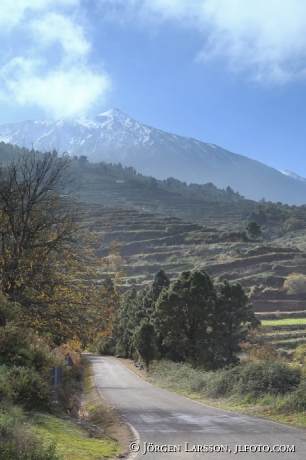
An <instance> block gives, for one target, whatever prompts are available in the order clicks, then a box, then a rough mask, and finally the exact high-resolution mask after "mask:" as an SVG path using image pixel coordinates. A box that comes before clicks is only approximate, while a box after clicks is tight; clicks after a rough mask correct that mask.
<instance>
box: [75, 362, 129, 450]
mask: <svg viewBox="0 0 306 460" xmlns="http://www.w3.org/2000/svg"><path fill="white" fill-rule="evenodd" d="M84 383H85V401H86V410H87V412H88V416H89V420H90V422H91V423H93V424H95V425H97V426H98V427H100V428H102V429H104V430H105V431H106V434H107V435H108V436H109V437H110V438H111V439H113V441H114V442H115V443H114V452H116V453H117V455H120V456H122V457H124V456H125V455H126V454H127V447H128V445H129V444H130V442H131V441H133V435H132V433H131V431H130V429H129V428H128V426H127V425H126V424H125V422H124V421H123V420H122V419H121V417H120V416H119V415H118V414H117V413H116V411H115V410H114V409H113V408H112V407H111V406H110V405H109V404H108V403H107V401H106V400H105V399H104V398H102V397H101V395H100V393H99V391H98V389H97V387H96V385H95V381H94V378H93V370H92V363H91V362H90V361H89V360H86V359H85V382H84Z"/></svg>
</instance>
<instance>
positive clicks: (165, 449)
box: [88, 355, 306, 460]
mask: <svg viewBox="0 0 306 460" xmlns="http://www.w3.org/2000/svg"><path fill="white" fill-rule="evenodd" d="M88 359H90V360H91V361H92V363H93V369H94V376H95V381H96V384H97V386H98V388H99V391H100V393H101V395H103V397H104V398H105V399H106V400H107V401H108V402H109V403H110V404H111V405H112V406H113V407H114V408H116V409H117V411H118V412H119V413H121V414H122V415H123V416H124V417H125V420H126V421H127V422H128V423H129V424H130V425H132V427H133V429H134V432H135V441H136V442H137V443H138V444H139V446H140V450H139V452H138V453H134V454H133V453H131V455H130V457H129V459H133V460H134V459H135V460H136V459H137V460H139V459H148V460H156V459H159V460H164V459H169V460H171V459H176V460H182V459H184V460H185V459H186V460H194V459H199V458H205V459H215V460H216V459H218V460H219V459H223V458H224V459H229V458H233V459H235V458H236V459H237V460H247V459H249V458H254V459H255V460H260V459H271V458H272V459H273V458H274V459H282V460H287V459H288V460H291V459H292V460H293V459H294V460H305V459H306V430H304V429H302V428H294V427H291V426H287V425H282V424H279V423H276V422H270V421H266V420H262V419H256V418H252V417H248V416H245V415H239V414H235V413H233V412H229V411H225V410H221V409H216V408H213V407H210V406H206V405H204V404H200V403H197V402H196V401H191V400H189V399H187V398H185V397H184V396H180V395H177V394H174V393H171V392H168V391H166V390H162V389H160V388H158V387H155V386H154V385H151V384H149V383H147V382H145V381H144V380H142V379H141V378H140V377H138V376H137V375H135V374H134V373H133V372H132V371H130V370H129V369H128V368H126V367H125V366H124V365H123V364H121V363H120V362H119V361H117V360H115V359H113V358H108V357H103V356H94V355H89V356H88ZM149 443H152V444H151V445H150V444H149ZM152 445H153V446H154V447H152ZM156 446H157V447H156ZM209 446H212V447H209ZM237 446H241V447H237ZM245 446H247V447H245ZM248 446H251V447H248ZM256 446H257V447H256ZM262 446H264V447H262ZM268 446H269V447H270V448H271V449H273V448H274V446H275V449H277V450H285V449H287V447H286V446H290V448H291V446H295V452H294V453H293V452H288V451H287V452H284V453H282V452H265V451H266V450H267V449H268ZM277 446H278V447H277ZM147 448H149V452H148V451H147ZM153 449H154V451H155V452H150V450H151V451H152V450H153ZM247 449H251V450H255V449H256V452H252V451H251V452H248V451H247ZM179 450H180V452H179ZM206 450H208V452H205V451H206ZM209 450H212V452H209ZM260 450H261V452H260ZM145 451H147V452H146V453H144V452H145ZM237 451H238V452H237Z"/></svg>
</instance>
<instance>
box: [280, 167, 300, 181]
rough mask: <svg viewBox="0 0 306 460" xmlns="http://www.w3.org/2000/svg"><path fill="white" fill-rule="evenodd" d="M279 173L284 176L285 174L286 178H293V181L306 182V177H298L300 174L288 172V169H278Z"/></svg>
mask: <svg viewBox="0 0 306 460" xmlns="http://www.w3.org/2000/svg"><path fill="white" fill-rule="evenodd" d="M278 171H279V172H281V173H282V174H285V176H289V177H292V178H293V179H296V180H299V181H300V182H306V179H305V177H302V176H298V174H295V173H294V172H292V171H288V170H287V169H278Z"/></svg>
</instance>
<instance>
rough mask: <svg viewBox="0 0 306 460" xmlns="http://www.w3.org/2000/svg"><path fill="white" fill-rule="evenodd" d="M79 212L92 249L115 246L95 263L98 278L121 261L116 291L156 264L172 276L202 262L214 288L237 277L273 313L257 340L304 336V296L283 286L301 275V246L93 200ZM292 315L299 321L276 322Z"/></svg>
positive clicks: (290, 341) (289, 341) (285, 343)
mask: <svg viewBox="0 0 306 460" xmlns="http://www.w3.org/2000/svg"><path fill="white" fill-rule="evenodd" d="M81 212H82V214H83V217H82V223H84V222H86V223H87V224H88V225H89V227H90V229H91V230H93V231H94V233H95V235H96V237H97V243H96V250H97V253H99V254H100V255H103V256H105V257H107V256H108V254H109V245H110V243H112V244H115V246H117V247H118V248H119V249H120V251H119V252H120V256H121V257H118V256H114V255H111V256H110V260H111V264H110V265H109V266H108V268H102V267H101V273H100V275H101V280H102V279H104V278H105V276H107V275H108V274H109V273H110V272H111V271H112V268H111V267H114V269H117V268H118V267H119V266H122V268H123V271H124V275H123V278H122V281H123V282H122V285H121V286H119V289H120V290H121V291H122V292H125V291H126V290H127V289H130V288H131V287H134V288H135V289H136V290H139V289H142V288H143V287H145V286H146V285H148V284H149V283H150V282H151V281H152V279H153V276H154V274H155V273H156V272H157V271H158V270H159V269H160V268H163V269H164V270H165V271H166V273H167V274H168V276H169V277H170V279H172V280H174V279H175V278H176V277H177V276H178V275H179V274H180V273H181V272H182V271H183V270H188V269H193V268H196V267H198V268H202V267H204V268H205V269H206V270H207V272H208V273H209V275H210V276H211V278H212V280H213V282H214V285H215V287H216V288H217V289H218V285H219V283H220V282H221V281H222V280H223V279H228V280H231V281H233V282H234V281H239V282H240V283H241V284H242V286H243V287H244V288H245V291H246V293H247V294H248V295H249V298H250V302H251V303H252V304H253V305H254V309H255V311H256V313H257V314H258V315H259V316H260V317H262V318H265V319H267V320H268V319H269V318H274V321H276V323H274V324H273V325H272V324H271V325H269V324H268V323H263V328H262V333H261V334H262V340H268V341H270V342H273V343H275V344H276V345H277V346H278V347H279V348H282V349H285V350H287V351H288V350H292V349H294V348H295V347H296V346H297V345H298V344H300V343H303V342H304V339H306V336H305V334H306V332H305V331H306V320H305V318H306V299H305V295H304V294H299V295H293V294H291V295H289V294H288V292H287V291H286V289H284V282H285V280H286V279H287V277H288V275H290V274H291V273H305V274H306V254H305V253H304V252H303V251H302V250H301V249H299V248H296V247H289V246H288V245H287V247H285V246H283V247H282V246H279V245H274V244H267V243H266V242H263V241H260V240H252V239H250V238H248V237H247V236H246V234H245V232H238V231H225V230H217V229H215V228H209V227H204V226H202V225H200V224H199V223H196V222H188V221H184V220H182V219H179V218H177V217H164V216H159V215H156V214H152V213H147V212H140V211H136V210H129V209H120V208H109V207H104V206H102V205H100V204H97V203H96V204H91V205H90V206H89V205H87V204H85V203H82V204H81ZM269 315H270V316H269ZM296 315H298V316H299V317H301V318H302V319H303V318H304V320H303V321H304V322H300V323H298V324H296V323H294V322H293V323H292V324H291V325H289V326H288V325H287V326H286V325H284V324H282V323H279V324H278V321H279V320H280V319H282V318H286V317H289V318H290V317H291V316H296ZM304 324H305V326H304ZM271 328H272V329H271Z"/></svg>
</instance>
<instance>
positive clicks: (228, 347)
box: [113, 269, 260, 369]
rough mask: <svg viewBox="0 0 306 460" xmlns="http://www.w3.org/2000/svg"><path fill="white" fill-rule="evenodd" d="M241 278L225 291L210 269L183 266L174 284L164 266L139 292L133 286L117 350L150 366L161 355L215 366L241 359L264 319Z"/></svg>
mask: <svg viewBox="0 0 306 460" xmlns="http://www.w3.org/2000/svg"><path fill="white" fill-rule="evenodd" d="M247 301H248V298H247V296H246V295H245V294H244V291H243V289H242V287H241V285H240V284H238V283H235V284H230V283H229V282H228V281H224V282H223V283H222V284H221V287H220V292H219V293H217V292H216V291H215V289H214V287H213V283H212V282H211V280H210V277H209V276H208V274H207V273H206V271H205V270H204V269H202V270H192V271H185V272H182V273H181V275H180V276H179V277H178V278H177V280H176V281H174V283H173V284H170V281H169V279H168V277H167V275H166V274H165V272H164V271H163V270H159V271H158V272H157V273H156V275H155V277H154V280H153V282H152V283H151V284H150V285H149V286H148V287H147V288H145V289H143V290H142V291H140V292H139V293H136V291H135V290H134V289H132V290H130V291H128V292H127V293H126V296H125V301H124V302H123V306H122V309H121V310H120V311H119V312H118V323H117V327H116V329H115V334H114V339H113V350H115V352H116V353H117V354H119V355H123V356H124V357H126V358H127V357H129V358H132V357H133V356H134V355H135V352H138V355H139V356H140V358H142V359H143V360H144V362H145V364H146V366H147V367H148V365H149V363H150V361H152V360H153V359H154V357H155V356H156V355H158V356H159V357H167V358H170V359H172V360H173V361H188V362H190V363H192V364H193V365H194V366H200V367H202V368H206V369H211V368H219V367H223V366H225V365H229V364H234V363H237V362H238V361H239V359H238V355H237V354H238V352H239V351H240V343H241V342H243V341H244V340H245V338H246V336H247V334H248V332H249V331H250V330H252V329H255V328H256V327H258V325H259V324H260V322H259V320H258V319H257V318H256V317H255V315H254V312H253V308H252V306H251V305H248V304H247Z"/></svg>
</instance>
